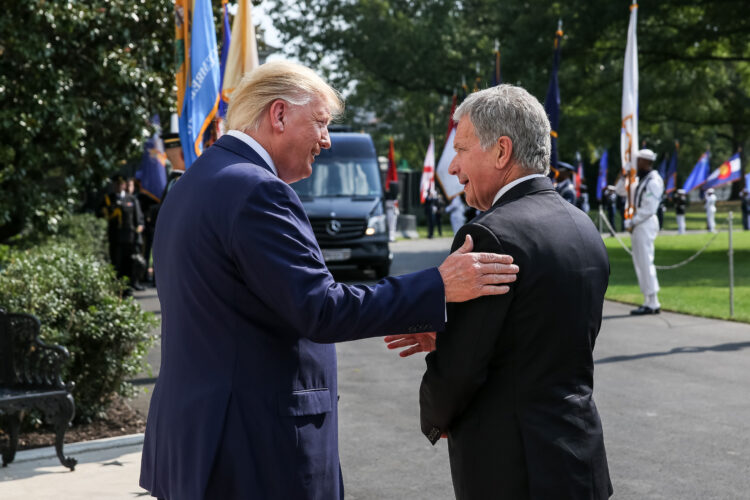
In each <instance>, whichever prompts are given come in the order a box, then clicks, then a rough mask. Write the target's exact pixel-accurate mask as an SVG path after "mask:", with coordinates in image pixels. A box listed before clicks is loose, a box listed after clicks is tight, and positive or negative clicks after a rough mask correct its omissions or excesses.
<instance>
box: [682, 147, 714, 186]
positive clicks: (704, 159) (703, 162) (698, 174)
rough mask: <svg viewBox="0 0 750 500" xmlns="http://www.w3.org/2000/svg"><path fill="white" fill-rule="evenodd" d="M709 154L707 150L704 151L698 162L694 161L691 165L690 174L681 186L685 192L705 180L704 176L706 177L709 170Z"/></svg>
mask: <svg viewBox="0 0 750 500" xmlns="http://www.w3.org/2000/svg"><path fill="white" fill-rule="evenodd" d="M710 156H711V155H710V154H709V152H708V151H706V152H705V153H703V154H702V155H701V157H700V159H699V160H698V163H696V164H695V166H694V167H693V170H692V171H691V172H690V175H689V176H688V178H687V180H686V181H685V184H684V185H683V186H682V189H684V190H685V192H686V193H689V192H690V191H692V190H693V189H695V188H697V187H698V186H701V185H703V183H704V182H706V177H708V170H709V167H708V159H709V158H710Z"/></svg>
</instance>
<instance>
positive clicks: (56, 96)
mask: <svg viewBox="0 0 750 500" xmlns="http://www.w3.org/2000/svg"><path fill="white" fill-rule="evenodd" d="M172 9H173V3H172V1H170V0H141V1H138V2H131V1H125V0H81V1H71V0H61V1H57V0H55V1H50V0H27V1H23V2H8V3H7V5H6V6H5V7H4V9H3V15H2V16H0V136H1V137H2V140H0V192H2V197H0V241H2V240H4V239H6V238H7V237H9V236H12V235H13V234H16V233H18V232H19V231H20V230H21V229H23V228H24V227H27V226H28V224H30V223H33V224H35V225H36V226H37V227H41V228H46V227H47V226H50V225H52V226H54V224H55V223H56V222H57V221H58V220H59V216H60V214H61V213H62V212H63V211H64V209H65V208H66V207H70V206H72V205H74V204H76V203H77V202H79V201H80V199H81V198H82V197H83V196H84V194H85V192H86V191H87V190H88V189H90V188H98V187H100V186H101V185H102V182H103V180H104V179H105V178H106V177H108V176H109V175H111V174H113V173H114V172H116V171H117V170H118V169H119V167H120V166H121V165H122V163H124V162H125V161H127V160H130V159H133V158H135V157H137V156H138V155H139V154H140V152H141V150H140V148H141V145H142V141H143V139H144V138H145V137H147V136H148V135H150V134H151V131H150V130H148V128H149V123H148V118H149V117H150V116H151V115H152V114H154V113H157V112H159V111H161V110H168V109H169V106H170V103H171V102H172V100H173V95H174V92H173V83H172V82H173V75H174V71H173V68H172V66H173V59H174V56H173V50H172V47H173V43H174V42H173V37H174V22H173V18H172Z"/></svg>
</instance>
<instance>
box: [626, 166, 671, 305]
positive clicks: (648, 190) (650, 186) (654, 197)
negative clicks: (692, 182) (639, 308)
mask: <svg viewBox="0 0 750 500" xmlns="http://www.w3.org/2000/svg"><path fill="white" fill-rule="evenodd" d="M663 193H664V181H662V179H661V176H660V175H659V172H657V171H656V170H652V171H651V172H649V173H648V174H646V175H645V176H644V177H642V178H641V179H640V180H639V182H638V185H637V186H636V188H635V197H634V204H635V215H634V216H633V219H632V223H631V224H632V227H633V237H632V246H633V266H634V267H635V274H636V276H637V277H638V285H639V286H640V287H641V293H643V296H644V297H645V301H644V304H643V305H645V306H647V307H650V308H651V309H658V308H659V307H661V305H660V304H659V299H658V298H657V297H656V293H657V292H658V291H659V280H658V279H657V278H656V268H655V267H654V240H655V239H656V235H657V234H658V233H659V219H658V218H657V216H656V211H657V210H658V209H659V203H661V196H662V194H663Z"/></svg>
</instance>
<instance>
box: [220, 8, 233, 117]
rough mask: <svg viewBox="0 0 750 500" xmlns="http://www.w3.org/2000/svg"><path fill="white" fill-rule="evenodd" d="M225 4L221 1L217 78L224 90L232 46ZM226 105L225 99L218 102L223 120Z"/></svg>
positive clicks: (225, 114) (225, 113) (227, 102)
mask: <svg viewBox="0 0 750 500" xmlns="http://www.w3.org/2000/svg"><path fill="white" fill-rule="evenodd" d="M227 3H229V0H221V10H222V12H223V15H224V20H223V21H222V23H221V35H222V36H221V76H220V78H219V88H220V89H223V88H224V73H225V72H226V69H227V55H228V54H229V47H230V45H231V44H232V35H231V33H230V30H229V12H228V9H227ZM227 104H229V101H227V100H225V99H223V98H222V99H221V100H219V117H220V118H225V117H226V116H227Z"/></svg>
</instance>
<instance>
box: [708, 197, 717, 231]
mask: <svg viewBox="0 0 750 500" xmlns="http://www.w3.org/2000/svg"><path fill="white" fill-rule="evenodd" d="M706 223H707V225H708V230H709V231H711V232H712V233H715V232H716V195H715V194H714V193H711V194H707V195H706Z"/></svg>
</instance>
